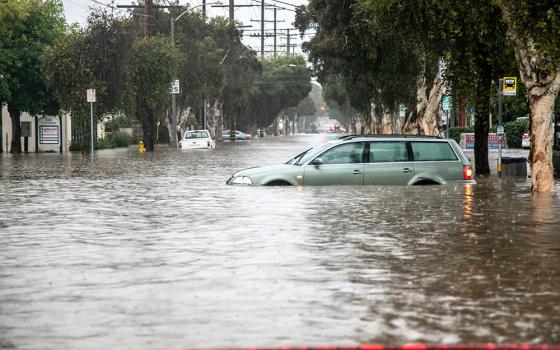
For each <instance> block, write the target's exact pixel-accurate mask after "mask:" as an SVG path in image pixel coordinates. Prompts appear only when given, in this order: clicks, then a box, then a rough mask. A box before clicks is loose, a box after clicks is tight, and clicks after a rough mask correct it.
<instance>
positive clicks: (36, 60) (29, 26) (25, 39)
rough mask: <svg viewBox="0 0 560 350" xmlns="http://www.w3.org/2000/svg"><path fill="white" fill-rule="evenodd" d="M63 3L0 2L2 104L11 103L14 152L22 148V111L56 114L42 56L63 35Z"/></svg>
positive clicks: (9, 109) (25, 0)
mask: <svg viewBox="0 0 560 350" xmlns="http://www.w3.org/2000/svg"><path fill="white" fill-rule="evenodd" d="M63 31H64V17H63V7H62V3H61V2H58V1H47V0H22V1H17V0H4V1H1V2H0V107H1V106H4V104H7V105H8V111H9V112H10V116H11V118H12V125H13V127H14V137H13V138H12V144H11V149H10V152H13V153H20V152H21V138H20V137H19V136H20V132H21V131H20V128H21V127H20V114H21V113H22V112H28V113H30V114H31V115H35V114H39V113H47V114H55V113H56V112H57V110H58V106H57V105H56V101H55V100H54V98H53V96H52V93H51V91H50V90H49V89H48V87H47V85H46V83H45V76H44V72H43V70H42V69H41V65H40V59H41V55H42V53H43V51H44V50H45V47H46V46H47V45H49V44H50V43H52V42H53V41H55V40H56V38H57V37H59V36H60V35H62V33H63Z"/></svg>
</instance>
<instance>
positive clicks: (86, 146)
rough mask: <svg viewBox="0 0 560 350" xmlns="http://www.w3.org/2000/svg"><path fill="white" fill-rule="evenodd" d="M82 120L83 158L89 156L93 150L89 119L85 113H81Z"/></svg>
mask: <svg viewBox="0 0 560 350" xmlns="http://www.w3.org/2000/svg"><path fill="white" fill-rule="evenodd" d="M79 118H80V119H81V120H82V156H84V157H85V156H88V155H89V153H90V149H91V137H90V127H89V117H88V115H87V114H86V113H85V112H82V113H80V117H79Z"/></svg>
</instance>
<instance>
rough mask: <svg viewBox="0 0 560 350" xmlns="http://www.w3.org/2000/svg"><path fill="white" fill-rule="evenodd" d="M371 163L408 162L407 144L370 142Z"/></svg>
mask: <svg viewBox="0 0 560 350" xmlns="http://www.w3.org/2000/svg"><path fill="white" fill-rule="evenodd" d="M369 162H370V163H387V162H408V151H407V150H406V142H370V144H369Z"/></svg>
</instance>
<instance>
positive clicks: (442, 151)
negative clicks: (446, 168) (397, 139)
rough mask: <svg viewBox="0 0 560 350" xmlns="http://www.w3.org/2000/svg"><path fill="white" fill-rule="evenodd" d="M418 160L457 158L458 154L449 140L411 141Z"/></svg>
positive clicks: (415, 157)
mask: <svg viewBox="0 0 560 350" xmlns="http://www.w3.org/2000/svg"><path fill="white" fill-rule="evenodd" d="M411 146H412V153H413V154H414V160H416V161H423V160H424V161H445V160H457V155H456V154H455V152H453V149H452V148H451V146H450V145H449V144H448V143H447V142H411Z"/></svg>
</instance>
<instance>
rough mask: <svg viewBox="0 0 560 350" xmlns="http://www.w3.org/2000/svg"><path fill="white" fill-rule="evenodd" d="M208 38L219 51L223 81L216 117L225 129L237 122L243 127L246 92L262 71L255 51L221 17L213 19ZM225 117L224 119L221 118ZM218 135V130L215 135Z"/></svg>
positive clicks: (248, 92)
mask: <svg viewBox="0 0 560 350" xmlns="http://www.w3.org/2000/svg"><path fill="white" fill-rule="evenodd" d="M210 24H211V25H212V37H213V39H214V41H215V43H216V45H217V47H219V48H221V49H222V50H223V52H224V53H223V57H222V58H221V60H220V62H219V64H220V65H221V66H223V73H224V74H223V80H222V87H221V89H220V107H221V108H220V109H221V113H220V117H221V118H222V122H223V123H227V125H228V126H229V128H232V129H235V128H236V127H237V125H238V124H239V126H241V127H247V126H249V125H250V119H248V113H249V107H250V103H249V100H250V93H251V88H252V87H253V83H254V81H255V80H257V79H258V76H259V75H260V72H261V71H262V65H261V63H260V62H259V61H258V60H257V56H256V52H255V51H254V50H251V49H250V48H249V47H247V46H245V45H244V44H243V43H242V42H241V38H242V35H243V34H242V32H241V31H240V30H239V29H237V28H235V27H234V26H232V25H230V23H229V22H228V21H227V20H226V19H225V18H214V19H212V21H211V22H210ZM224 118H225V120H224ZM220 137H221V132H220V133H219V135H218V138H220Z"/></svg>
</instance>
